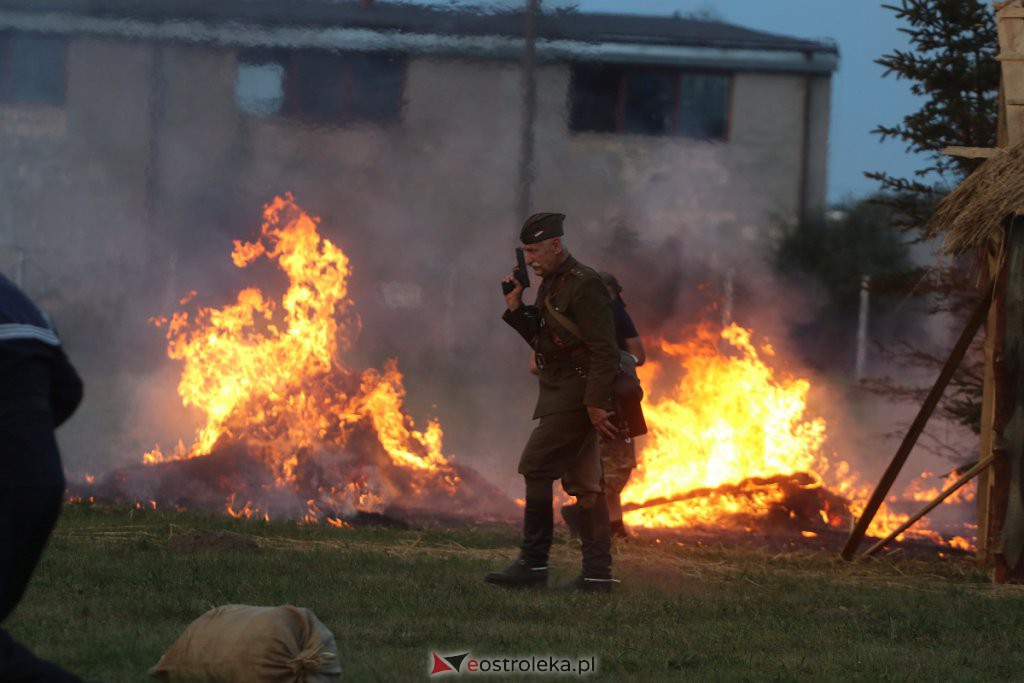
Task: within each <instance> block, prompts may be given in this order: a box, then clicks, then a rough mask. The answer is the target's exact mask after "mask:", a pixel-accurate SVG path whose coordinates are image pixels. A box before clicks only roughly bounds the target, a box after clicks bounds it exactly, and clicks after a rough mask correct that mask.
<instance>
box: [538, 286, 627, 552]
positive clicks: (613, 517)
mask: <svg viewBox="0 0 1024 683" xmlns="http://www.w3.org/2000/svg"><path fill="white" fill-rule="evenodd" d="M599 275H600V276H601V281H602V282H603V283H604V285H605V287H607V288H608V295H609V296H610V297H611V298H612V301H611V306H612V318H613V319H614V321H615V343H616V344H617V345H618V347H619V351H620V352H622V353H623V354H628V356H629V358H628V359H627V360H629V361H630V362H632V364H633V365H634V367H639V366H641V365H643V364H644V361H645V360H646V359H647V354H646V353H645V352H644V345H643V342H642V341H641V340H640V334H639V333H638V332H637V331H636V325H634V324H633V319H632V318H631V317H630V315H629V313H628V312H627V311H626V302H625V301H623V300H622V285H620V284H619V281H618V279H617V278H616V277H615V276H614V275H612V274H611V273H607V272H601V273H599ZM534 367H535V365H531V368H530V370H531V372H533V371H534ZM600 453H601V483H602V485H603V488H604V495H605V497H606V498H607V499H608V518H609V520H610V521H611V525H610V526H611V534H612V536H614V537H616V538H629V532H627V531H626V526H625V524H623V522H622V502H621V500H620V499H619V496H620V494H621V493H622V489H624V488H626V482H628V481H629V477H630V475H631V474H632V473H633V470H634V469H635V468H636V444H635V442H634V441H633V439H631V438H630V437H629V436H628V435H627V434H625V433H623V434H621V435H620V436H619V437H618V438H615V439H609V440H606V441H601V446H600ZM562 519H564V520H565V523H566V525H567V526H568V527H569V530H570V531H571V532H572V535H573V536H579V535H580V508H579V506H578V505H564V506H562Z"/></svg>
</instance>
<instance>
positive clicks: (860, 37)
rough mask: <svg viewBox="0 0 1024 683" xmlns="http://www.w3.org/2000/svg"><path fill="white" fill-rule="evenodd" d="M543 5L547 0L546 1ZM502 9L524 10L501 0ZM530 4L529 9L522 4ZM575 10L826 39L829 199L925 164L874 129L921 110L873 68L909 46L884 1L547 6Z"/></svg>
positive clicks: (628, 1) (551, 0)
mask: <svg viewBox="0 0 1024 683" xmlns="http://www.w3.org/2000/svg"><path fill="white" fill-rule="evenodd" d="M543 1H544V0H542V2H543ZM420 2H421V3H422V4H436V5H448V6H453V5H454V6H459V5H470V4H480V2H479V0H477V2H475V3H474V2H461V1H460V0H437V1H436V2H431V0H420ZM495 4H501V5H513V4H519V3H516V2H515V0H504V1H503V2H501V3H495ZM523 4H525V3H523ZM546 4H555V5H562V6H565V5H576V6H577V8H578V9H579V10H580V11H583V12H609V13H616V14H654V15H665V16H669V15H671V14H673V13H674V12H679V13H680V14H690V13H694V12H703V11H706V12H709V13H711V14H712V15H714V16H715V17H716V18H718V19H720V20H721V21H725V22H728V23H732V24H737V25H740V26H744V27H746V28H750V29H755V30H760V31H767V32H769V33H779V34H783V35H787V36H791V37H796V38H807V39H826V40H831V41H834V42H835V43H837V44H838V46H839V69H838V70H837V72H836V73H835V74H834V75H833V80H832V119H831V124H830V136H829V141H830V142H829V165H828V200H829V202H830V203H835V202H839V201H843V200H847V199H859V198H861V197H864V196H866V195H869V194H871V193H872V192H874V191H875V190H877V189H878V185H877V183H876V182H875V181H872V180H869V179H868V178H865V177H864V171H885V172H887V173H889V174H890V175H895V176H909V175H911V174H913V172H914V171H915V170H916V169H918V168H921V167H922V166H924V165H925V160H924V159H923V158H922V157H920V156H917V155H912V154H909V153H907V152H906V150H905V148H904V145H903V144H902V143H900V142H899V141H893V140H888V141H886V142H884V143H883V142H881V141H880V140H879V138H878V136H876V135H872V134H871V130H872V129H873V128H875V127H876V126H877V125H879V124H885V125H894V124H897V123H899V122H900V121H901V120H902V118H903V117H904V116H906V115H907V114H910V113H912V112H914V111H916V110H917V109H918V108H919V107H920V100H918V99H916V98H915V97H914V96H913V95H912V94H911V93H910V87H909V84H908V83H907V82H905V81H904V82H901V81H898V80H896V78H895V77H893V76H889V77H886V78H883V77H882V73H883V69H882V67H880V66H879V65H877V64H875V63H874V60H876V59H878V58H879V57H881V56H882V55H884V54H887V53H889V52H892V51H893V50H894V49H897V48H899V49H905V48H907V46H908V43H907V40H906V37H905V36H904V34H902V33H900V32H899V28H900V26H901V24H900V22H899V21H898V20H897V19H896V16H895V13H894V12H893V11H892V10H887V9H883V8H882V3H881V2H880V0H717V1H714V0H571V1H567V0H557V1H556V0H547V3H546Z"/></svg>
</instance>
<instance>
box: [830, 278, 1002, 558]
mask: <svg viewBox="0 0 1024 683" xmlns="http://www.w3.org/2000/svg"><path fill="white" fill-rule="evenodd" d="M994 283H995V281H994V280H993V281H992V282H990V283H989V285H988V287H986V288H985V292H984V293H983V294H982V295H981V299H980V300H979V301H978V305H977V306H976V307H975V309H974V313H973V315H971V319H970V320H968V321H967V326H966V327H965V328H964V331H963V332H962V333H961V334H960V338H959V339H957V341H956V345H955V346H954V347H953V350H952V351H951V352H950V354H949V358H948V359H946V364H945V365H944V366H942V371H941V372H940V373H939V377H938V379H936V380H935V384H934V385H933V386H932V390H931V391H930V392H928V397H927V398H925V400H924V403H923V404H922V405H921V409H920V410H919V411H918V413H917V417H915V418H914V422H913V423H911V425H910V429H909V430H907V434H906V436H904V437H903V442H902V443H901V444H900V447H899V448H898V449H897V450H896V455H894V456H893V457H892V462H890V463H889V467H887V468H886V470H885V472H884V473H883V474H882V479H881V480H880V481H879V482H878V486H876V487H875V492H874V493H872V494H871V498H870V500H868V504H867V505H866V506H865V507H864V511H863V512H862V513H861V515H860V519H858V520H857V524H856V525H855V526H854V527H853V530H852V531H851V532H850V537H849V538H848V539H846V545H845V546H844V547H843V551H842V552H841V553H840V557H842V558H843V559H844V560H847V561H849V560H852V559H853V554H854V553H855V552H856V551H857V547H858V546H859V545H860V542H861V541H862V540H864V535H865V534H866V533H867V531H868V527H869V526H870V525H871V521H872V520H873V519H874V518H875V515H876V514H877V513H878V508H880V507H881V506H882V502H883V501H884V500H885V497H886V495H888V493H889V489H890V488H892V485H893V482H895V481H896V477H897V476H899V473H900V470H902V469H903V465H904V464H905V463H906V462H907V458H908V457H909V456H910V451H912V450H913V449H914V445H915V444H917V439H918V437H920V436H921V432H923V431H924V428H925V425H927V424H928V419H929V418H931V416H932V412H934V410H935V406H937V405H938V403H939V399H941V398H942V392H944V391H945V390H946V386H947V385H948V384H949V380H950V379H952V377H953V373H954V372H956V369H957V368H958V367H960V362H961V361H962V360H963V359H964V354H966V353H967V349H968V347H970V345H971V341H972V340H973V339H974V336H975V335H976V334H977V333H978V329H979V328H980V327H981V323H982V322H984V320H985V317H986V316H987V314H988V309H989V306H990V305H991V298H992V291H993V285H994Z"/></svg>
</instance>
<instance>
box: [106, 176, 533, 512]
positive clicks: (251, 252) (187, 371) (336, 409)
mask: <svg viewBox="0 0 1024 683" xmlns="http://www.w3.org/2000/svg"><path fill="white" fill-rule="evenodd" d="M261 258H262V259H268V260H269V261H271V262H273V263H275V264H276V265H277V266H278V268H280V269H281V270H282V271H283V272H284V273H285V274H286V275H287V277H288V280H289V286H288V288H287V290H286V291H285V293H284V295H283V297H282V298H281V301H280V303H278V302H276V301H274V300H273V299H270V298H267V297H266V296H265V295H264V294H263V292H261V291H260V290H259V289H257V288H248V289H244V290H242V291H241V292H239V293H238V296H237V300H236V301H235V303H233V304H230V305H227V306H225V307H223V308H220V309H217V308H198V309H197V310H195V311H194V312H192V313H190V312H187V311H179V312H177V313H175V314H174V315H173V316H172V317H171V319H170V320H169V321H168V320H166V319H156V320H154V323H155V324H157V325H158V326H163V327H166V329H167V339H168V342H169V343H168V355H169V356H170V357H171V358H172V359H174V360H177V361H180V362H181V363H182V365H183V368H182V375H181V381H180V384H179V386H178V392H179V394H180V395H181V398H182V402H183V403H184V405H185V406H188V407H192V408H195V409H198V410H199V411H201V412H202V414H203V416H204V417H205V423H204V424H203V426H202V427H201V428H200V430H199V432H198V433H197V434H196V436H195V439H194V442H193V443H192V445H191V446H189V447H185V445H184V443H183V442H179V443H178V447H177V448H176V449H175V450H173V451H171V452H165V451H163V450H162V449H161V448H159V447H157V448H156V449H154V450H153V451H151V452H149V453H146V454H145V456H144V464H142V465H139V466H135V467H129V468H125V469H122V470H118V471H116V472H113V473H111V474H110V475H108V476H107V477H105V478H104V479H103V480H102V481H99V482H97V483H96V485H95V486H93V487H91V488H90V490H89V491H88V494H89V495H92V496H95V497H98V498H101V499H105V500H131V501H146V502H148V503H150V504H152V505H155V506H161V507H164V506H172V507H175V506H176V507H187V508H192V509H203V510H223V511H226V512H227V513H229V514H231V515H233V516H246V517H252V516H256V517H262V518H270V517H271V516H273V517H275V518H286V519H296V518H305V519H307V520H309V521H327V522H331V523H334V524H338V525H340V524H343V523H344V520H345V519H351V518H352V517H353V516H354V515H356V513H357V512H360V511H363V512H365V511H371V512H389V511H391V512H395V511H397V512H401V511H405V512H410V511H420V512H422V511H438V512H442V513H443V514H445V515H447V516H458V515H465V516H468V515H474V516H480V515H482V516H507V515H509V514H513V513H514V509H515V508H514V505H513V503H512V501H511V500H510V499H509V498H508V497H507V496H505V495H504V494H502V493H501V492H500V491H498V490H497V489H495V488H494V487H493V486H491V485H490V484H488V483H487V482H485V481H484V480H483V479H482V478H481V477H480V476H479V475H478V474H476V473H475V472H474V471H473V470H471V469H469V468H467V467H464V466H460V465H458V464H456V463H455V462H453V461H452V460H451V459H449V458H447V457H445V455H444V454H443V453H442V437H443V432H442V429H441V425H440V424H439V423H438V422H437V421H436V420H433V421H430V422H428V424H427V425H426V427H425V428H424V429H422V430H418V429H416V428H415V426H414V425H413V422H412V419H411V418H410V417H409V416H408V415H406V413H405V412H404V410H403V396H404V391H405V390H404V387H403V384H402V375H401V373H400V372H399V370H398V366H397V362H395V361H394V360H392V361H389V362H388V363H387V364H386V365H385V366H384V368H383V369H382V370H376V369H368V370H365V371H363V372H355V371H353V370H351V369H349V368H348V367H347V366H346V365H345V363H344V362H343V354H344V352H345V351H346V350H347V349H348V348H349V347H350V345H351V343H352V341H353V340H354V338H355V336H356V334H357V332H358V328H359V320H358V317H357V316H356V315H355V314H354V312H353V310H352V301H351V300H350V299H349V297H348V285H347V282H348V278H349V272H350V271H349V261H348V258H347V257H346V255H345V254H344V253H343V252H342V250H341V249H339V248H338V247H337V246H335V245H334V244H332V243H331V242H330V241H329V240H327V239H324V238H322V237H321V236H320V235H319V234H318V231H317V220H316V219H314V218H313V217H311V216H309V215H308V214H306V213H305V212H304V211H303V210H302V209H300V208H299V207H298V206H297V205H296V204H295V202H294V201H293V199H292V197H291V196H286V197H278V198H276V199H275V200H274V201H273V202H272V203H271V204H269V205H268V206H267V207H266V209H265V211H264V223H263V228H262V234H261V236H260V238H259V239H257V240H256V241H254V242H245V243H243V242H240V241H236V242H235V248H234V251H233V253H232V260H233V262H234V264H235V265H236V266H237V267H239V268H244V267H246V266H248V265H249V264H251V263H253V262H254V261H256V260H257V259H261ZM192 296H194V293H193V294H192V295H190V297H188V298H186V299H184V300H182V302H181V303H182V305H183V306H184V305H185V304H187V303H188V302H189V299H191V297H192Z"/></svg>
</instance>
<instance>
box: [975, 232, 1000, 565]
mask: <svg viewBox="0 0 1024 683" xmlns="http://www.w3.org/2000/svg"><path fill="white" fill-rule="evenodd" d="M1001 247H1002V243H1001V240H990V241H989V243H988V245H987V248H986V249H985V250H984V253H983V254H982V257H981V258H982V259H983V261H982V268H983V270H984V274H985V278H986V279H991V278H994V277H999V273H1000V267H999V266H1000V263H999V259H1000V251H1001ZM997 289H998V285H997ZM998 313H999V307H998V306H995V305H993V306H992V307H990V308H989V311H988V320H987V321H986V322H985V345H984V354H985V370H984V373H983V383H982V394H981V422H980V424H979V435H980V444H979V446H980V447H979V449H978V457H979V458H981V459H982V460H984V459H986V458H989V457H992V456H993V452H994V451H993V443H994V437H995V422H994V420H995V399H996V389H995V379H996V376H995V354H996V339H997V337H998V335H997V333H996V331H997V330H998V328H999V324H998ZM992 483H993V481H992V469H991V468H988V467H986V468H985V469H984V470H982V472H981V473H980V474H979V475H978V489H977V493H976V495H975V497H974V498H975V504H976V506H977V511H978V527H977V528H978V532H977V533H978V540H977V544H976V555H977V557H978V559H979V560H980V561H981V562H983V563H984V564H986V565H989V564H991V562H992V550H991V544H990V543H989V535H988V529H989V502H990V496H991V494H992Z"/></svg>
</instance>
